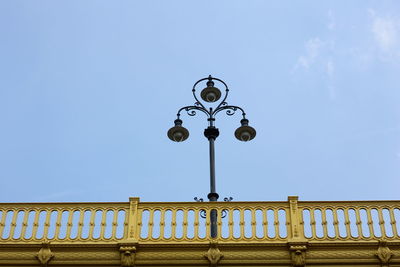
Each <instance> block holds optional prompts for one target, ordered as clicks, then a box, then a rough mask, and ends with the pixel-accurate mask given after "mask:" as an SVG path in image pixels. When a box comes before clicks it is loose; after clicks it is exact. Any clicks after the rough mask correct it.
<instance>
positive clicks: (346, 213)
mask: <svg viewBox="0 0 400 267" xmlns="http://www.w3.org/2000/svg"><path fill="white" fill-rule="evenodd" d="M343 213H344V225H345V226H346V238H351V237H352V235H351V229H350V216H349V209H348V208H343Z"/></svg>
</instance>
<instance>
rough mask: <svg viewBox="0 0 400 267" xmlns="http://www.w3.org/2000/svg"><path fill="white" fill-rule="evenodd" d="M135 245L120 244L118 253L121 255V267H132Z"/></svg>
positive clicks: (133, 264) (134, 257)
mask: <svg viewBox="0 0 400 267" xmlns="http://www.w3.org/2000/svg"><path fill="white" fill-rule="evenodd" d="M136 247H137V243H121V244H120V247H119V252H120V254H121V266H122V267H134V266H135V259H136Z"/></svg>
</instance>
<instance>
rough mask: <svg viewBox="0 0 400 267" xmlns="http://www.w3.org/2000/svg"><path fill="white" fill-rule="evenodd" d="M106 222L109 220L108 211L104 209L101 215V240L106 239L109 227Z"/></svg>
mask: <svg viewBox="0 0 400 267" xmlns="http://www.w3.org/2000/svg"><path fill="white" fill-rule="evenodd" d="M106 220H107V210H106V209H103V210H102V214H101V223H100V239H103V238H104V232H105V230H106V226H107V224H106Z"/></svg>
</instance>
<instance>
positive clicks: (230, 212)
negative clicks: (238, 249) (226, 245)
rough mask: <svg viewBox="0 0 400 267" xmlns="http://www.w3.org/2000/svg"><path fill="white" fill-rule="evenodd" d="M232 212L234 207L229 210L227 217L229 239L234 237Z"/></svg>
mask: <svg viewBox="0 0 400 267" xmlns="http://www.w3.org/2000/svg"><path fill="white" fill-rule="evenodd" d="M233 212H234V209H232V210H230V211H229V217H228V227H229V234H228V236H229V239H231V240H232V239H233V238H234V237H233Z"/></svg>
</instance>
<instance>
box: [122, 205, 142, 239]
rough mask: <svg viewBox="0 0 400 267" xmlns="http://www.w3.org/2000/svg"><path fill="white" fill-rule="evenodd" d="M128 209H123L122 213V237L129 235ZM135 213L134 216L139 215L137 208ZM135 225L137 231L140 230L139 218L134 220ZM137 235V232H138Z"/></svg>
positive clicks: (125, 237)
mask: <svg viewBox="0 0 400 267" xmlns="http://www.w3.org/2000/svg"><path fill="white" fill-rule="evenodd" d="M129 210H130V209H128V210H125V213H124V215H125V221H124V233H123V234H122V239H127V238H128V237H129V218H130V217H129V214H130V211H129ZM136 213H137V215H136V217H137V218H138V217H139V210H137V211H136ZM135 226H137V228H136V229H138V231H140V220H138V221H137V222H136V225H135ZM138 235H139V232H138Z"/></svg>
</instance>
